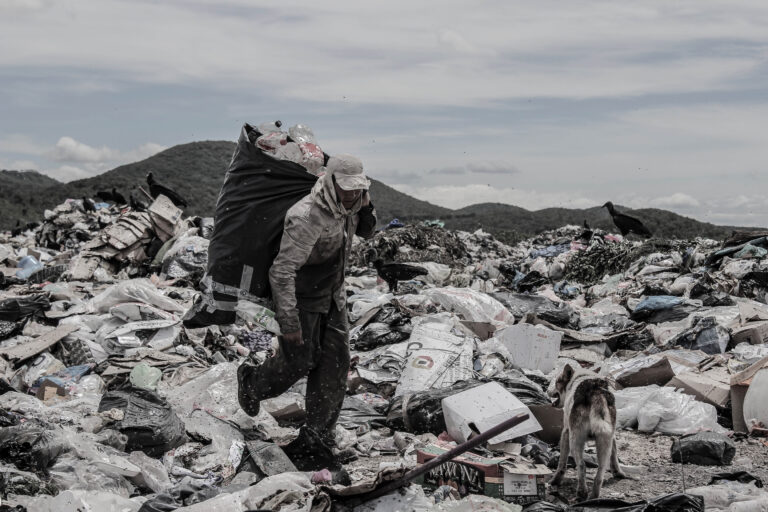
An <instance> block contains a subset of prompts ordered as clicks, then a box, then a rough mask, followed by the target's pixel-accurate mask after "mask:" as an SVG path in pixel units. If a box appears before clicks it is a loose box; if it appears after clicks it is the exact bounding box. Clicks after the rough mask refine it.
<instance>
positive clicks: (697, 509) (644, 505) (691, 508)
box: [568, 493, 704, 512]
mask: <svg viewBox="0 0 768 512" xmlns="http://www.w3.org/2000/svg"><path fill="white" fill-rule="evenodd" d="M568 510H569V511H570V512H704V498H703V497H701V496H694V495H691V494H683V493H673V494H667V495H665V496H661V497H659V498H655V499H653V500H651V501H637V502H633V503H630V502H627V501H624V500H617V499H608V498H598V499H596V500H588V501H583V502H581V503H577V504H576V505H572V506H571V507H570V508H569V509H568Z"/></svg>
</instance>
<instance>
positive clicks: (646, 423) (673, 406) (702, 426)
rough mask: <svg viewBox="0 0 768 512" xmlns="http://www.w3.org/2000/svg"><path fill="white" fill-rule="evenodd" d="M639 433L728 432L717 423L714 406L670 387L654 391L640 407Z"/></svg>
mask: <svg viewBox="0 0 768 512" xmlns="http://www.w3.org/2000/svg"><path fill="white" fill-rule="evenodd" d="M637 429H638V430H639V431H640V432H653V431H656V432H661V433H664V434H676V435H682V434H687V433H690V432H697V431H700V430H711V431H713V432H718V433H724V432H726V430H725V429H724V428H723V427H721V426H720V425H718V423H717V410H716V409H715V407H714V406H713V405H710V404H705V403H703V402H699V401H697V400H696V399H695V398H693V397H692V396H691V395H686V394H684V393H681V392H678V391H676V390H675V389H673V388H668V387H663V388H659V389H657V390H655V391H654V392H653V393H651V394H650V395H649V396H648V397H647V398H646V399H645V400H644V401H643V403H642V404H641V405H640V408H639V410H638V412H637Z"/></svg>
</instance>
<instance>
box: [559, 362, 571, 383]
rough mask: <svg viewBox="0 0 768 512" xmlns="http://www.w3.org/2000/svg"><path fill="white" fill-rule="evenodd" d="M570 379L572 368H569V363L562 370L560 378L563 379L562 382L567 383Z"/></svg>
mask: <svg viewBox="0 0 768 512" xmlns="http://www.w3.org/2000/svg"><path fill="white" fill-rule="evenodd" d="M571 377H573V368H571V365H570V363H568V364H566V365H565V367H564V368H563V373H562V375H561V377H560V378H561V379H563V381H565V382H568V381H570V380H571Z"/></svg>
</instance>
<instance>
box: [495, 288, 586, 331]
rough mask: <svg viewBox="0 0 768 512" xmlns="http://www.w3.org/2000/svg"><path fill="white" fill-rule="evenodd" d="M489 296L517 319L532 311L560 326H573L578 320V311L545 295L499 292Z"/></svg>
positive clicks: (538, 316)
mask: <svg viewBox="0 0 768 512" xmlns="http://www.w3.org/2000/svg"><path fill="white" fill-rule="evenodd" d="M491 296H492V297H494V298H495V299H497V300H498V301H499V302H501V303H502V304H504V306H506V308H507V309H508V310H509V311H510V312H511V313H512V314H513V315H514V317H515V318H516V319H517V320H519V319H521V318H523V317H525V316H526V315H527V314H528V313H533V314H535V315H536V317H537V318H541V319H542V320H545V321H547V322H550V323H552V324H555V325H558V326H560V327H566V326H574V327H575V326H576V325H578V322H579V315H578V313H576V312H575V311H574V310H573V308H572V307H571V306H570V305H569V304H568V303H566V302H560V303H555V302H554V301H552V300H550V299H548V298H546V297H542V296H540V295H528V294H525V293H509V292H499V293H493V294H491Z"/></svg>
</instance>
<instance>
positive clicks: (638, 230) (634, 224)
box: [602, 201, 651, 238]
mask: <svg viewBox="0 0 768 512" xmlns="http://www.w3.org/2000/svg"><path fill="white" fill-rule="evenodd" d="M602 207H603V208H608V213H610V214H611V217H612V218H613V223H614V224H616V227H617V228H619V231H621V235H622V236H627V234H628V233H635V234H636V235H640V236H642V237H645V238H650V237H651V232H650V231H649V230H648V228H647V227H645V226H643V223H642V222H640V221H639V220H638V219H636V218H634V217H630V216H629V215H625V214H623V213H619V212H617V211H616V209H615V208H614V207H613V203H612V202H610V201H608V202H607V203H605V204H604V205H603V206H602Z"/></svg>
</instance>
